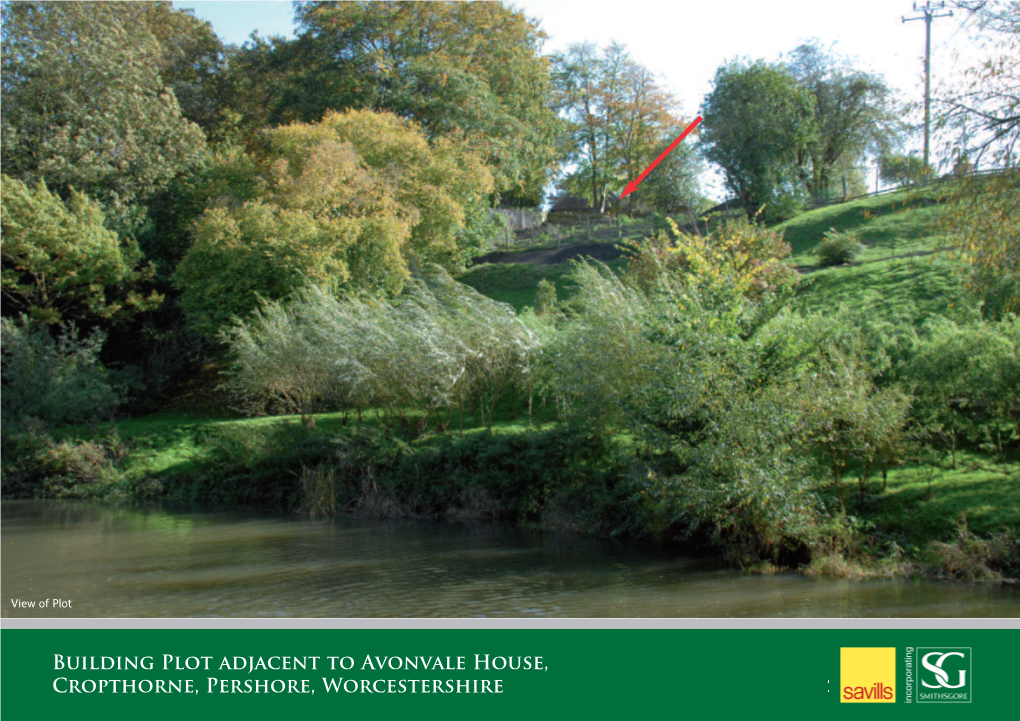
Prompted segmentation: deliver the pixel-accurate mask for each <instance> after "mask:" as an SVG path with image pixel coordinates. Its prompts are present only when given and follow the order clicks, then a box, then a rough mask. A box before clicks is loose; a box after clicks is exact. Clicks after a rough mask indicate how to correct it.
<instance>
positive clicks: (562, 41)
mask: <svg viewBox="0 0 1020 721" xmlns="http://www.w3.org/2000/svg"><path fill="white" fill-rule="evenodd" d="M511 4H512V5H513V6H515V7H517V8H519V9H521V10H523V11H524V12H525V13H526V14H527V15H528V16H529V17H531V18H534V19H537V20H539V21H540V24H541V27H542V29H543V30H545V32H546V33H547V34H548V35H549V39H548V41H547V42H546V45H545V47H544V50H545V52H554V51H558V50H564V49H566V47H567V46H568V45H570V44H571V43H576V42H582V41H585V40H588V41H592V42H596V43H599V44H600V45H605V44H607V43H609V42H610V41H613V40H615V41H618V42H621V43H623V44H624V45H626V46H627V48H628V49H629V50H630V52H631V55H632V56H633V57H634V58H635V59H636V60H637V61H638V62H640V63H641V64H642V65H644V66H645V67H647V68H648V69H649V70H651V71H652V72H654V73H656V74H657V75H658V76H659V77H660V79H661V80H662V82H663V83H664V84H665V85H666V87H668V88H669V89H670V90H672V91H673V93H674V94H675V96H676V97H677V98H678V99H679V101H680V103H681V112H682V114H683V115H685V116H687V117H693V115H694V114H695V113H697V112H698V111H699V110H700V107H701V101H702V99H703V98H704V96H705V95H706V94H707V93H708V92H709V91H710V90H711V81H712V78H713V76H714V75H715V71H716V69H717V68H718V67H719V66H720V65H722V64H723V63H724V62H726V61H727V60H731V59H735V58H747V59H750V60H756V59H759V58H763V59H765V60H768V61H774V60H778V59H780V58H781V57H782V56H783V55H784V54H786V53H789V52H790V51H792V50H794V49H795V48H796V47H797V46H798V45H800V44H802V43H803V42H805V41H808V40H811V39H817V40H818V41H820V43H821V44H822V45H823V47H830V46H831V47H832V49H833V50H834V51H835V52H837V53H839V54H841V55H844V56H848V57H850V58H853V59H854V61H855V65H856V66H857V67H859V68H861V69H863V70H867V71H869V72H875V73H879V74H881V75H883V76H884V77H885V79H886V81H887V82H888V83H889V85H890V86H891V87H893V88H894V89H896V90H897V91H899V93H900V97H901V98H902V99H904V100H920V99H922V98H923V88H924V84H923V71H924V65H923V58H924V36H925V23H924V21H923V20H917V21H912V22H907V23H904V22H902V18H903V17H904V16H906V17H920V13H917V12H914V11H913V4H912V3H911V2H907V1H905V0H856V1H855V2H848V3H835V2H826V1H824V0H773V1H772V2H765V1H763V0H726V1H725V2H717V1H713V0H702V1H701V2H684V0H674V1H673V2H663V1H662V0H617V1H616V2H608V1H605V0H517V1H516V2H512V3H511ZM174 5H175V6H176V7H179V8H192V9H194V11H195V14H196V15H197V16H198V17H199V18H202V19H204V20H209V21H210V22H211V23H212V26H213V29H214V30H215V31H216V33H217V34H218V35H219V36H220V37H221V38H222V39H223V40H224V41H226V42H228V43H237V44H241V43H243V42H244V41H245V40H246V39H247V38H248V37H249V36H250V35H251V33H252V32H255V31H257V32H258V33H259V34H260V35H261V36H263V37H268V36H271V35H283V36H290V35H292V34H293V22H292V21H293V15H294V12H293V5H292V3H290V2H259V1H252V0H236V1H234V2H227V1H222V0H219V1H201V0H199V1H197V2H175V3H174ZM963 20H964V17H963V16H962V15H961V14H960V13H957V14H956V15H955V16H954V17H951V18H950V17H947V18H941V19H937V20H936V21H935V22H934V23H933V24H932V77H933V85H934V82H935V80H937V79H938V78H940V77H943V78H945V77H948V76H950V75H951V74H952V73H953V72H954V70H955V69H958V68H959V67H960V66H961V65H963V64H969V62H968V60H969V59H972V58H973V57H974V56H975V54H976V50H975V45H974V43H973V41H972V40H971V39H970V36H969V33H968V27H967V24H966V23H965V22H961V21H963ZM918 143H919V141H918Z"/></svg>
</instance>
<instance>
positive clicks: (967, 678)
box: [916, 646, 973, 703]
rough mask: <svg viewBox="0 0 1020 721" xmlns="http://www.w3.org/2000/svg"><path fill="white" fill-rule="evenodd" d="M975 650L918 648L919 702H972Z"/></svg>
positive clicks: (962, 648) (966, 648)
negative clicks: (972, 659)
mask: <svg viewBox="0 0 1020 721" xmlns="http://www.w3.org/2000/svg"><path fill="white" fill-rule="evenodd" d="M972 655H973V654H972V649H971V648H970V647H969V646H964V647H955V648H953V647H943V648H921V647H918V649H917V656H916V657H917V659H918V660H919V661H920V662H921V666H920V668H919V669H918V670H917V680H918V684H917V703H970V702H971V700H972V694H971V658H972Z"/></svg>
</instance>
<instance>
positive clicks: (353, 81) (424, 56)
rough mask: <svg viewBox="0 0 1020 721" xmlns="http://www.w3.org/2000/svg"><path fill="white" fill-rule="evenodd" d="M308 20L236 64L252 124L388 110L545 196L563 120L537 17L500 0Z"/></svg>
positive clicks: (348, 5) (502, 180)
mask: <svg viewBox="0 0 1020 721" xmlns="http://www.w3.org/2000/svg"><path fill="white" fill-rule="evenodd" d="M297 19H298V23H299V35H298V37H297V38H296V39H295V40H293V41H286V40H281V39H279V38H274V39H271V40H269V41H263V40H256V41H255V42H253V43H251V44H249V45H247V46H245V48H243V49H242V50H241V51H240V52H239V53H238V55H237V56H236V57H235V58H233V59H232V61H231V63H232V66H233V67H232V70H231V73H232V76H233V77H234V78H235V82H236V84H237V85H236V86H237V87H238V88H239V105H238V108H239V110H240V112H241V113H242V114H244V115H245V116H246V118H245V123H246V124H247V125H248V126H250V127H256V128H257V127H262V126H266V125H275V124H280V123H283V122H289V121H294V120H298V121H303V122H315V121H317V120H319V119H320V118H321V117H323V115H324V114H325V113H326V112H327V111H329V110H345V109H372V110H385V111H389V112H392V113H395V114H396V115H398V116H400V117H402V118H406V119H408V120H413V121H414V122H416V123H417V124H419V125H420V126H421V127H422V128H423V129H424V131H425V133H426V134H427V136H428V137H429V138H430V139H435V138H438V137H441V136H451V135H452V136H455V137H459V138H462V139H464V140H466V141H467V142H468V143H470V144H471V145H472V147H473V148H475V149H476V150H477V151H479V152H481V153H482V154H483V156H484V157H485V159H486V162H487V163H488V164H489V165H490V167H491V168H492V170H493V174H494V176H495V178H496V183H497V185H496V189H497V191H498V192H499V193H501V194H502V195H503V196H506V197H508V198H514V199H518V200H526V199H531V200H533V201H537V199H538V198H539V197H540V196H541V191H542V188H543V186H544V184H545V180H546V178H547V175H548V171H549V168H550V166H551V164H552V162H553V143H554V138H555V127H556V117H555V114H554V113H553V112H552V110H551V109H550V108H549V107H548V106H547V102H546V100H547V97H548V84H549V81H548V70H547V67H546V61H545V60H544V58H542V57H541V55H540V50H541V46H542V42H543V40H544V38H545V35H544V33H542V32H541V30H539V28H538V25H537V22H536V21H533V20H531V19H529V18H528V17H526V16H525V15H524V14H523V13H522V12H520V11H517V10H514V9H512V8H510V7H507V6H505V5H503V4H501V3H495V2H490V3H458V2H435V3H406V2H344V3H333V2H308V3H300V4H298V6H297ZM265 80H271V82H268V83H267V82H265Z"/></svg>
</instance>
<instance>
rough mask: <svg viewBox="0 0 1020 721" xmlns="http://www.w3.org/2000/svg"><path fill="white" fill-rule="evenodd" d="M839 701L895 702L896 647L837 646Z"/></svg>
mask: <svg viewBox="0 0 1020 721" xmlns="http://www.w3.org/2000/svg"><path fill="white" fill-rule="evenodd" d="M839 702H840V703H896V649H895V648H841V649H839Z"/></svg>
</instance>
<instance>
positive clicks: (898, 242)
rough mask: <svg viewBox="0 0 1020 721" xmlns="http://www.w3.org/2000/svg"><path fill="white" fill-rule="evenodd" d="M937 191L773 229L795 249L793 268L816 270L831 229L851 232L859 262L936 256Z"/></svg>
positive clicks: (813, 214)
mask: <svg viewBox="0 0 1020 721" xmlns="http://www.w3.org/2000/svg"><path fill="white" fill-rule="evenodd" d="M941 199H942V195H941V193H940V191H938V190H927V191H915V190H904V191H900V192H897V193H890V194H888V195H880V196H877V197H874V198H862V199H860V200H854V201H851V202H849V203H841V204H838V205H831V206H828V207H825V208H819V209H817V210H812V211H809V212H806V213H802V214H801V215H798V216H796V217H795V218H792V219H790V220H787V221H785V222H783V223H780V224H779V225H777V226H775V229H776V230H781V231H782V232H783V238H784V239H785V240H786V242H787V243H789V244H790V246H791V247H792V248H793V262H794V264H795V265H816V264H817V263H818V256H817V255H816V254H815V248H816V247H817V246H818V244H819V243H820V242H821V240H822V236H823V235H824V234H825V232H826V231H828V230H829V229H830V228H832V229H835V230H838V231H844V230H853V231H855V232H856V233H857V235H858V237H859V238H860V240H861V242H863V243H864V246H865V252H864V253H863V254H862V255H861V257H860V260H861V261H873V260H882V259H888V258H889V257H890V256H892V255H900V254H903V253H916V252H926V251H931V250H935V249H936V248H938V247H940V242H939V240H938V232H937V225H938V220H939V217H940V216H941V214H942V212H943V207H944V206H943V205H942V204H941Z"/></svg>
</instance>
